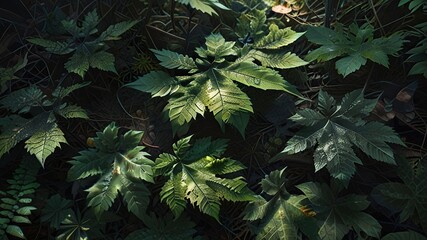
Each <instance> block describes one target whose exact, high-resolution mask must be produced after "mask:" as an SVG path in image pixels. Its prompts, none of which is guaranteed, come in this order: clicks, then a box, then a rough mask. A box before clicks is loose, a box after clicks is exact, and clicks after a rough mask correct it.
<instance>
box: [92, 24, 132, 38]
mask: <svg viewBox="0 0 427 240" xmlns="http://www.w3.org/2000/svg"><path fill="white" fill-rule="evenodd" d="M138 22H139V21H137V20H135V21H125V22H120V23H116V24H114V25H110V26H109V27H108V28H107V29H106V30H105V31H104V32H102V33H101V36H100V37H99V39H98V40H99V41H104V40H105V41H108V40H118V39H120V38H119V37H120V35H122V34H123V33H125V32H127V31H128V30H129V29H131V28H132V27H133V26H135V25H136V24H137V23H138Z"/></svg>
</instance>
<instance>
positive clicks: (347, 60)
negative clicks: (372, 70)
mask: <svg viewBox="0 0 427 240" xmlns="http://www.w3.org/2000/svg"><path fill="white" fill-rule="evenodd" d="M365 64H366V58H364V57H363V56H361V55H360V54H358V53H354V54H351V55H350V56H347V57H344V58H341V59H340V60H338V61H337V62H336V63H335V67H336V69H337V70H338V73H339V74H341V75H343V76H344V77H346V76H347V75H349V74H350V73H353V72H355V71H357V70H359V69H360V67H361V66H363V65H365Z"/></svg>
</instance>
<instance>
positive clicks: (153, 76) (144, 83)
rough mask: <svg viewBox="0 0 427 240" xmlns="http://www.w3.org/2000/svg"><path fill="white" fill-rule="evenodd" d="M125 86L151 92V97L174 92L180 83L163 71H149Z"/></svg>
mask: <svg viewBox="0 0 427 240" xmlns="http://www.w3.org/2000/svg"><path fill="white" fill-rule="evenodd" d="M125 86H126V87H130V88H133V89H136V90H139V91H142V92H148V93H151V95H152V96H153V97H164V96H166V95H170V94H173V93H174V92H176V91H177V90H178V89H179V87H180V84H179V82H178V81H176V80H175V78H173V77H171V76H169V74H167V73H165V72H163V71H151V72H150V73H148V74H145V75H144V76H142V77H139V78H138V79H137V80H136V81H134V82H131V83H128V84H126V85H125Z"/></svg>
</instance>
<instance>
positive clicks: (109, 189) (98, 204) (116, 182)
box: [86, 173, 121, 219]
mask: <svg viewBox="0 0 427 240" xmlns="http://www.w3.org/2000/svg"><path fill="white" fill-rule="evenodd" d="M120 188H121V176H120V175H116V174H114V175H113V174H112V173H107V174H104V175H103V176H102V177H101V178H100V179H99V180H98V181H97V182H96V183H95V184H94V185H93V186H91V187H90V188H89V189H87V190H86V191H87V192H89V194H88V196H87V198H88V200H89V202H88V204H87V206H88V207H92V208H93V210H94V213H95V215H96V216H97V217H98V219H99V218H100V216H101V215H102V213H103V212H105V211H107V210H108V209H109V208H110V207H111V205H113V202H114V200H115V198H116V197H117V195H118V193H119V192H118V191H119V189H120Z"/></svg>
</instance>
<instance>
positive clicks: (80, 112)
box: [57, 105, 89, 119]
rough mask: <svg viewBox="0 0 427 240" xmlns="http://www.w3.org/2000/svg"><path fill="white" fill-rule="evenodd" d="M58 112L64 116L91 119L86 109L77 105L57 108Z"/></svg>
mask: <svg viewBox="0 0 427 240" xmlns="http://www.w3.org/2000/svg"><path fill="white" fill-rule="evenodd" d="M57 113H58V114H59V115H61V116H62V117H64V118H82V119H89V117H88V116H87V113H86V110H84V109H83V108H82V107H80V106H77V105H69V106H65V107H64V108H60V109H58V110H57Z"/></svg>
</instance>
